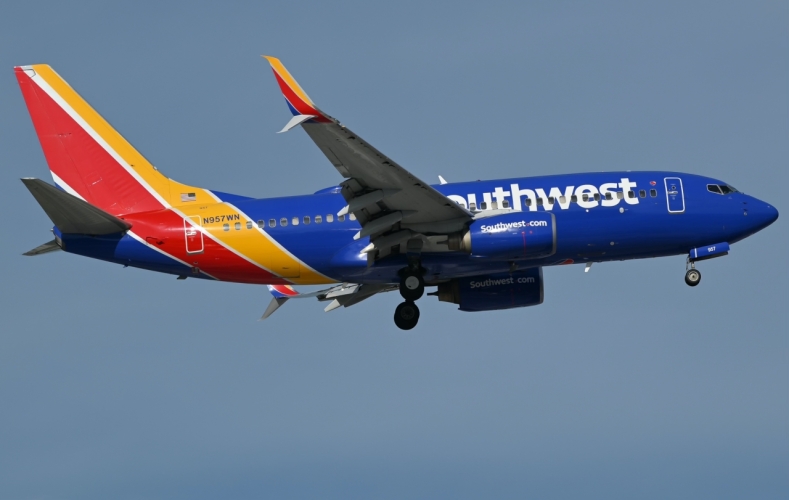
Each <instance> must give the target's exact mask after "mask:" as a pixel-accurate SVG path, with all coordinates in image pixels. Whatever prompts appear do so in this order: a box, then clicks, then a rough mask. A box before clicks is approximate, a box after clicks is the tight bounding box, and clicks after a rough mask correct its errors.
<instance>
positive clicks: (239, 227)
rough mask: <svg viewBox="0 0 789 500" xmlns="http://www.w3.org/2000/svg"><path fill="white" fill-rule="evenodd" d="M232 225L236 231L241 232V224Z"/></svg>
mask: <svg viewBox="0 0 789 500" xmlns="http://www.w3.org/2000/svg"><path fill="white" fill-rule="evenodd" d="M234 225H235V226H236V231H241V223H240V222H236V223H235V224H234Z"/></svg>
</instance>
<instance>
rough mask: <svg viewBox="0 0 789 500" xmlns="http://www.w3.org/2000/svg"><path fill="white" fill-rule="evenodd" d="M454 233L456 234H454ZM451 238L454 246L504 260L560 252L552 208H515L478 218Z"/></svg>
mask: <svg viewBox="0 0 789 500" xmlns="http://www.w3.org/2000/svg"><path fill="white" fill-rule="evenodd" d="M453 236H454V237H453ZM453 236H450V238H449V242H448V243H449V248H450V249H451V250H462V251H465V252H468V253H470V254H471V255H472V256H473V257H486V258H492V259H501V260H522V259H538V258H542V257H549V256H551V255H553V254H554V253H556V216H554V214H552V213H551V212H512V213H508V214H502V215H495V216H493V217H485V218H482V219H477V220H475V221H474V222H472V223H471V224H470V225H469V228H468V230H467V231H466V232H465V233H463V234H462V236H461V235H453Z"/></svg>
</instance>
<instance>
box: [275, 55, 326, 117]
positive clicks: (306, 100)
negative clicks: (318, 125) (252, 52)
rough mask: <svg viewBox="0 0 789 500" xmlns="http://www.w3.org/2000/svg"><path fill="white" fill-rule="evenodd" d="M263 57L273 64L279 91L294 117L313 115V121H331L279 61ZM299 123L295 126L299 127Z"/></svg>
mask: <svg viewBox="0 0 789 500" xmlns="http://www.w3.org/2000/svg"><path fill="white" fill-rule="evenodd" d="M261 57H263V58H265V59H266V60H267V61H268V62H269V64H271V69H272V70H273V71H274V77H275V78H276V79H277V84H278V85H279V89H280V90H281V91H282V95H283V96H284V97H285V102H287V104H288V108H290V112H291V113H293V116H299V115H312V116H313V117H314V118H312V119H313V120H315V121H318V122H324V123H325V122H329V121H331V120H329V119H328V118H327V117H326V116H325V115H324V114H323V113H321V111H320V110H319V109H318V107H317V106H315V103H313V102H312V99H310V96H308V95H307V93H306V92H304V89H302V88H301V86H300V85H299V84H298V82H297V81H296V80H295V79H294V78H293V77H292V76H291V74H290V72H288V70H287V69H286V68H285V66H283V65H282V63H281V62H280V60H279V59H277V58H276V57H271V56H261ZM302 121H303V120H302ZM298 123H301V122H298ZM298 123H296V124H294V125H293V126H296V125H298ZM286 128H287V126H286Z"/></svg>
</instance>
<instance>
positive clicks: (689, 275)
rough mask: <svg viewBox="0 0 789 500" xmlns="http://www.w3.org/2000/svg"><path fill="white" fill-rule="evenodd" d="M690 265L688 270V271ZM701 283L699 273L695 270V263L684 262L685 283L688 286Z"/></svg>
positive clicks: (690, 261)
mask: <svg viewBox="0 0 789 500" xmlns="http://www.w3.org/2000/svg"><path fill="white" fill-rule="evenodd" d="M688 265H690V269H688ZM700 282H701V271H699V270H698V269H696V263H695V262H693V261H692V260H690V259H688V260H687V261H686V262H685V283H687V285H688V286H696V285H698V284H699V283H700Z"/></svg>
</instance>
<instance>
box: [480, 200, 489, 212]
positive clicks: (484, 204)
mask: <svg viewBox="0 0 789 500" xmlns="http://www.w3.org/2000/svg"><path fill="white" fill-rule="evenodd" d="M479 209H480V210H487V209H488V204H487V203H486V202H484V201H483V202H482V203H480V204H479Z"/></svg>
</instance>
